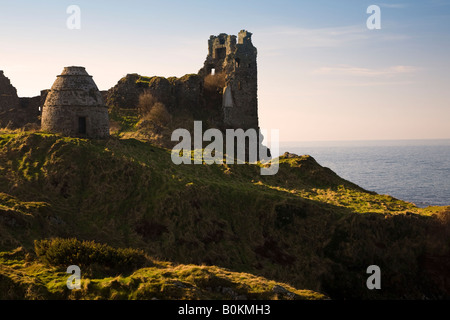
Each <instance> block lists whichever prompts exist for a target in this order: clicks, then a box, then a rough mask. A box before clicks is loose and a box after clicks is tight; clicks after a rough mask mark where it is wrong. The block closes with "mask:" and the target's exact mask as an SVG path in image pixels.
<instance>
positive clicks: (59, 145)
mask: <svg viewBox="0 0 450 320" xmlns="http://www.w3.org/2000/svg"><path fill="white" fill-rule="evenodd" d="M449 209H450V208H449V207H447V208H445V207H441V208H437V207H435V208H427V209H420V208H417V207H416V206H415V205H413V204H411V203H407V202H404V201H401V200H398V199H394V198H392V197H390V196H387V195H378V194H375V193H373V192H369V191H366V190H363V189H362V188H360V187H358V186H356V185H354V184H353V183H351V182H349V181H346V180H343V179H341V178H340V177H338V176H337V175H336V174H335V173H334V172H332V171H331V170H329V169H327V168H323V167H321V166H320V165H319V164H318V163H317V162H316V161H315V160H314V159H313V158H312V157H309V156H302V157H295V158H281V159H280V169H279V172H278V174H276V175H274V176H261V175H260V165H254V164H246V165H227V164H223V165H180V166H176V165H174V164H173V163H172V161H171V158H170V150H167V149H163V148H159V147H157V146H155V145H152V144H150V143H148V142H143V141H139V140H135V139H120V138H119V137H117V136H115V137H114V136H113V137H111V138H110V139H108V140H86V139H76V138H67V137H62V136H59V135H53V134H43V133H26V132H13V133H11V132H9V133H4V134H1V135H0V251H4V252H11V250H14V249H15V248H17V247H23V248H24V250H27V251H28V252H31V251H32V250H33V242H34V240H40V239H47V238H52V237H61V238H78V239H80V240H95V241H98V242H101V243H106V244H108V245H111V246H114V247H132V248H138V249H142V250H144V251H145V252H146V254H148V255H149V256H151V257H153V259H155V260H156V261H159V260H166V261H171V263H173V265H172V267H171V268H173V270H178V269H176V268H177V266H180V265H182V266H186V265H187V266H191V265H197V267H198V268H200V270H210V271H211V272H213V273H214V272H219V271H220V270H222V268H225V269H228V270H232V271H233V272H236V273H237V274H241V273H245V274H247V273H250V274H253V275H254V276H256V277H264V278H266V279H273V280H274V281H280V282H282V283H288V284H289V285H290V286H292V287H294V288H304V289H308V290H313V291H315V292H321V293H323V294H325V295H327V296H330V297H331V298H358V299H360V298H362V299H364V298H366V299H372V298H417V297H423V296H424V295H425V296H427V297H431V298H442V297H449V296H450V294H449V292H450V290H449V288H450V286H448V285H447V283H448V281H449V279H450V276H449V275H448V274H447V273H446V272H444V271H439V270H437V269H436V266H437V265H440V266H446V265H449V266H450V263H449V261H450V259H449V257H450V254H449V244H450V232H449V230H450V227H449V226H450V223H449V220H450V219H448V216H449V215H450V214H449V212H450V210H449ZM3 261H5V260H3ZM21 261H24V260H21ZM430 261H433V263H430ZM372 264H376V265H379V266H380V267H381V269H382V270H383V290H381V291H370V290H367V287H366V286H365V280H366V279H367V274H366V268H367V267H368V266H369V265H372ZM18 265H22V267H23V268H25V265H26V262H20V263H18ZM29 266H34V267H33V268H35V269H33V270H37V271H36V274H39V272H41V271H39V270H42V272H43V273H42V274H48V272H49V271H48V270H47V271H45V270H44V269H45V268H44V269H39V268H40V267H39V264H38V263H36V262H33V261H31V262H29ZM199 266H202V267H199ZM5 268H6V269H5ZM17 268H19V266H17ZM180 268H181V267H180ZM192 268H195V267H194V266H192ZM208 268H209V269H208ZM214 268H217V269H214ZM19 269H20V268H19ZM219 269H220V270H219ZM225 269H224V270H225ZM145 270H147V269H145ZM145 270H142V272H144V273H145V272H150V271H149V270H147V271H145ZM212 270H215V271H212ZM16 271H17V272H16ZM16 271H14V272H13V270H11V269H10V266H7V265H6V264H5V263H2V272H1V279H2V280H1V281H0V283H2V285H3V284H4V283H8V281H12V280H11V279H16V280H17V279H19V278H20V277H19V275H23V279H22V280H23V284H27V283H29V284H30V286H31V283H35V282H36V283H37V284H39V285H37V287H36V288H37V289H36V290H40V289H39V288H41V287H40V285H43V286H45V287H47V286H48V283H47V282H46V280H45V281H44V280H38V279H37V278H36V274H35V273H34V272H32V271H30V270H29V269H21V271H20V272H19V271H18V270H16ZM46 272H47V273H46ZM136 272H137V274H139V272H140V271H136ZM152 272H153V271H152ZM170 272H172V273H171V274H172V276H173V277H172V276H171V278H170V279H172V280H173V279H175V278H177V277H178V276H180V274H179V273H178V272H175V273H174V271H170ZM220 272H222V271H220ZM224 272H225V271H224ZM61 276H62V274H61ZM64 276H66V275H65V274H64ZM130 276H131V274H129V275H123V276H122V277H123V279H122V278H120V279H121V280H120V281H119V280H118V281H119V284H120V283H127V281H131V280H126V279H128V277H130ZM45 277H50V276H49V275H47V276H45ZM33 279H35V280H33ZM49 279H50V278H49ZM61 279H62V278H61ZM22 280H20V281H22ZM94 280H95V281H94ZM172 280H171V281H172ZM17 281H19V280H17ZM33 281H35V282H33ZM52 281H53V280H52ZM55 281H56V280H55ZM61 281H62V280H61ZM90 281H91V282H90V283H92V284H91V287H90V288H94V287H95V286H96V285H97V284H98V286H100V283H103V284H104V283H107V281H112V280H111V279H110V280H106V279H90ZM103 281H106V282H103ZM146 281H147V280H146ZM178 281H179V279H178ZM267 281H269V280H267ZM193 283H194V282H192V283H191V285H193V286H194V284H193ZM141 284H142V283H141ZM141 284H140V285H141ZM143 285H144V284H142V286H143ZM138 287H139V286H138ZM169 287H170V286H169ZM194 287H195V286H194ZM42 288H43V287H42ZM95 288H97V287H95ZM98 288H100V287H98ZM133 288H134V287H133ZM234 288H236V290H237V288H238V284H236V286H235V287H234ZM44 289H45V288H44ZM44 289H43V290H44ZM30 290H31V289H30ZM45 290H47V291H48V289H45ZM45 290H44V291H45ZM92 290H93V289H92ZM108 290H109V289H108ZM108 290H105V292H108V293H105V294H103V293H101V292H102V291H101V290H100V289H98V290H97V289H95V290H93V291H90V290H87V291H85V293H84V294H82V295H81V296H80V297H81V298H83V297H84V298H89V299H94V298H95V297H98V298H105V297H107V298H111V297H113V296H112V293H111V292H112V291H108ZM127 290H128V289H127ZM127 290H125V289H120V290H119V291H118V292H117V293H115V295H116V296H114V297H121V298H130V297H137V294H138V293H137V292H135V291H132V290H131V291H127ZM133 290H134V289H133ZM143 290H144V289H143ZM180 290H181V289H180ZM196 290H197V289H195V290H193V291H192V292H191V291H190V292H189V293H187V292H186V295H182V296H181V297H178V298H188V297H193V298H202V297H213V294H212V293H208V292H206V293H205V292H204V291H201V290H200V291H199V290H197V291H196ZM47 291H45V292H47ZM138 291H139V290H138ZM144 291H145V290H144ZM181 291H183V290H181ZM269 291H270V290H269ZM269 291H267V292H269ZM39 292H40V291H39ZM49 292H50V291H49ZM55 292H59V291H55ZM133 292H134V293H133ZM150 292H153V291H151V290H150ZM183 292H184V291H183ZM195 292H197V293H195ZM152 294H153V293H152ZM204 294H206V296H203V295H204ZM246 294H247V295H250V294H251V292H247V293H246ZM44 296H45V294H44ZM56 296H58V294H56ZM59 297H60V298H66V297H67V295H64V294H62V295H60V296H59ZM145 297H150V294H149V295H145ZM160 297H162V296H160ZM167 297H168V298H176V296H175V293H174V295H167ZM261 297H262V296H261ZM264 297H266V296H264Z"/></svg>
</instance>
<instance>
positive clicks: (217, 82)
mask: <svg viewBox="0 0 450 320" xmlns="http://www.w3.org/2000/svg"><path fill="white" fill-rule="evenodd" d="M204 87H205V89H206V90H207V91H211V92H216V91H218V92H222V90H223V88H224V87H225V75H224V74H223V73H218V74H214V75H213V74H208V75H207V76H206V77H205V80H204Z"/></svg>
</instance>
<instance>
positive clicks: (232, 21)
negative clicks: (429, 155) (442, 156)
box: [0, 0, 450, 141]
mask: <svg viewBox="0 0 450 320" xmlns="http://www.w3.org/2000/svg"><path fill="white" fill-rule="evenodd" d="M70 5H77V6H78V7H79V8H80V29H69V28H68V27H67V20H68V19H70V17H71V13H67V8H68V7H69V6H70ZM370 5H377V6H378V7H379V8H380V12H381V15H380V17H381V18H380V20H379V21H380V27H381V29H369V28H368V27H367V20H368V19H369V18H370V17H371V15H372V13H367V8H368V7H369V6H370ZM242 29H245V30H248V31H250V32H252V33H253V37H252V41H253V44H254V45H255V47H257V49H258V102H259V122H260V127H261V128H262V129H266V130H268V131H269V132H270V130H273V129H278V130H279V135H280V140H281V141H336V140H339V141H341V140H400V139H450V60H449V59H450V58H449V57H450V0H428V1H425V0H424V1H402V0H398V1H397V0H396V1H389V0H384V1H382V2H377V1H374V0H371V1H365V0H342V1H336V0H309V1H306V0H305V1H301V0H292V1H288V0H281V1H265V0H258V1H256V0H246V1H243V0H240V1H235V0H228V1H215V0H197V1H194V0H191V1H189V0H184V1H167V0H166V1H138V0H128V1H103V0H95V1H81V0H80V1H77V0H71V1H65V0H53V1H31V0H29V1H25V0H15V1H6V0H0V70H4V73H5V75H6V76H7V77H8V78H9V79H10V80H11V82H12V84H13V85H14V86H15V87H16V88H17V91H18V94H19V96H21V97H26V96H36V95H39V93H40V90H43V89H48V88H50V87H51V85H52V84H53V82H54V80H55V79H56V75H58V74H60V73H61V71H62V70H63V68H64V67H65V66H73V65H75V66H77V65H78V66H84V67H86V70H87V71H88V73H89V74H91V75H92V76H93V79H94V81H95V82H96V84H97V86H98V87H99V89H100V90H108V89H109V88H111V87H113V86H114V85H115V84H116V83H117V82H118V81H119V79H120V78H122V77H123V76H125V75H126V74H128V73H139V74H141V75H146V76H153V75H158V76H166V77H168V76H178V77H180V76H183V75H184V74H188V73H196V72H198V70H199V69H200V68H201V67H202V65H203V62H204V60H205V58H206V55H207V40H208V38H209V36H210V35H218V34H219V33H228V34H235V35H237V33H238V32H239V31H240V30H242ZM269 139H270V137H269Z"/></svg>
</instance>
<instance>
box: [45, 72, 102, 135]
mask: <svg viewBox="0 0 450 320" xmlns="http://www.w3.org/2000/svg"><path fill="white" fill-rule="evenodd" d="M41 128H42V130H43V131H48V132H55V133H61V134H63V135H66V136H72V137H83V138H106V137H108V136H109V116H108V109H107V107H106V106H105V102H104V101H103V97H102V95H101V93H100V91H99V90H98V88H97V85H96V84H95V82H94V80H92V76H90V75H89V74H88V73H87V72H86V70H85V68H83V67H65V68H64V70H63V72H62V73H61V75H59V76H57V79H56V81H55V82H54V83H53V86H52V88H51V90H50V92H49V93H48V95H47V98H46V100H45V104H44V106H43V108H42V118H41Z"/></svg>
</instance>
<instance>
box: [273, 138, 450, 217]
mask: <svg viewBox="0 0 450 320" xmlns="http://www.w3.org/2000/svg"><path fill="white" fill-rule="evenodd" d="M284 152H290V153H295V154H297V155H305V154H307V155H310V156H312V157H313V158H314V159H316V161H317V162H318V163H319V164H320V165H322V166H324V167H328V168H330V169H331V170H333V171H334V172H336V173H337V174H338V175H339V176H340V177H342V178H344V179H346V180H349V181H351V182H353V183H356V184H357V185H359V186H360V187H362V188H364V189H366V190H370V191H375V192H376V193H378V194H389V195H391V196H393V197H395V198H397V199H401V200H404V201H408V202H412V203H414V204H415V205H416V206H418V207H421V208H424V207H427V206H446V205H450V139H449V140H389V141H319V142H317V141H315V142H304V141H298V142H280V148H279V155H281V154H283V153H284ZM273 156H278V155H275V154H273Z"/></svg>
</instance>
